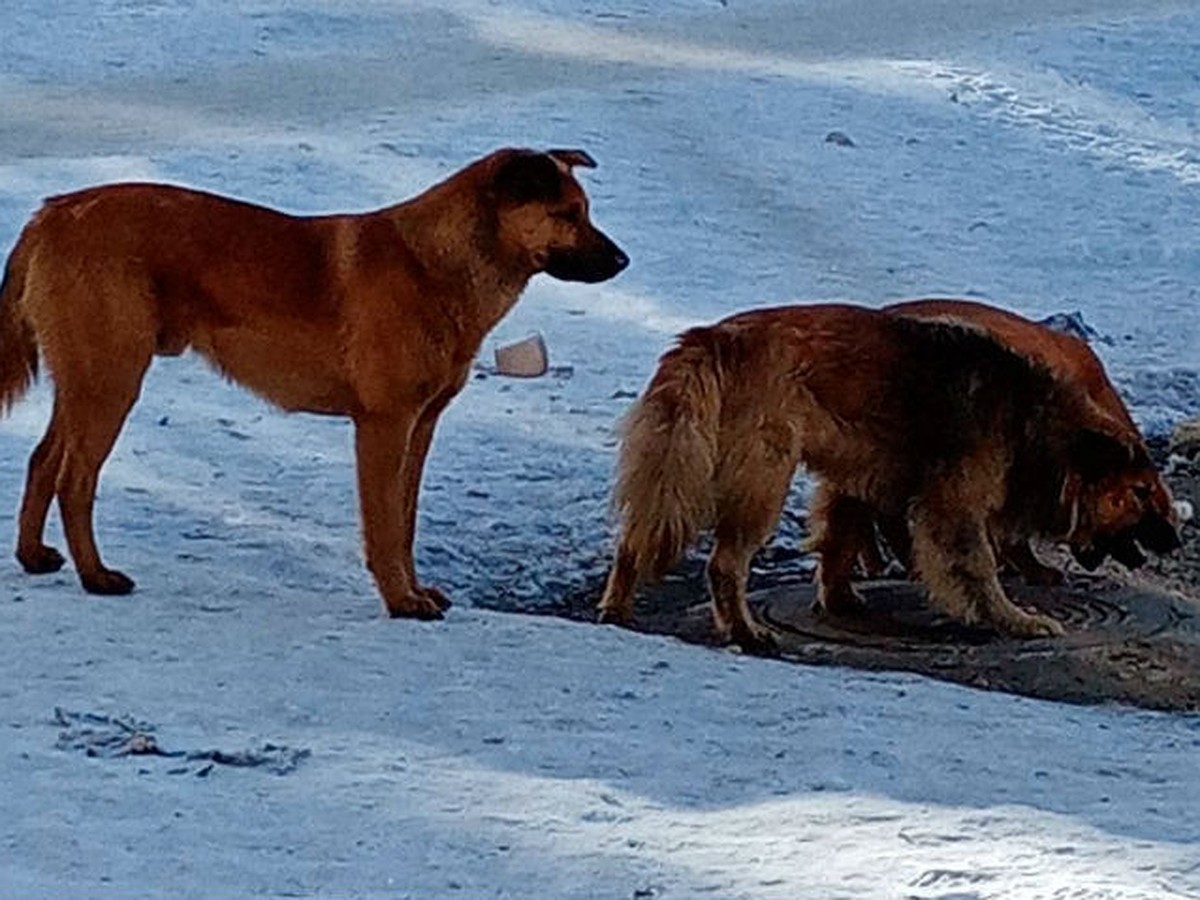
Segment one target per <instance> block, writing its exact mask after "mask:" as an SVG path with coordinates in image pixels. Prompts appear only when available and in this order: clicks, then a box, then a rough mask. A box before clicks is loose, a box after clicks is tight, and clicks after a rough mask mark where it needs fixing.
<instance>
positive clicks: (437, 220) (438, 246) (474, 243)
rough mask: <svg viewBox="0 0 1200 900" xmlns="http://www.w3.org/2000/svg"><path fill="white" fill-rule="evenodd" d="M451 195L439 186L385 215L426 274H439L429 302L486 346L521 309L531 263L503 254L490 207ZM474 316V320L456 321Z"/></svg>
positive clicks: (391, 209) (431, 284)
mask: <svg viewBox="0 0 1200 900" xmlns="http://www.w3.org/2000/svg"><path fill="white" fill-rule="evenodd" d="M439 188H441V189H442V190H439ZM445 193H447V192H446V191H445V188H444V186H443V185H438V186H436V187H435V188H433V189H431V190H430V191H427V192H426V193H425V194H422V195H420V196H419V197H416V198H414V199H412V200H410V201H408V202H406V203H402V204H399V205H398V206H394V207H390V208H389V209H387V210H384V211H382V215H384V216H386V217H387V218H388V219H389V220H390V221H391V222H392V223H393V225H394V227H395V229H396V232H397V237H398V238H399V239H400V240H402V241H403V242H404V244H405V250H406V252H407V253H409V254H410V255H411V256H412V257H413V258H414V259H415V260H416V262H417V263H418V265H419V266H420V268H421V270H422V271H424V272H427V273H437V277H436V281H434V280H432V279H431V280H430V281H429V283H428V284H427V285H425V287H427V288H428V289H429V296H427V298H426V299H427V301H428V302H429V303H436V304H440V305H442V306H444V307H445V308H446V312H447V313H449V314H450V315H452V316H454V318H456V319H459V320H461V322H470V323H471V325H472V327H473V328H475V329H477V330H479V332H480V333H479V335H478V339H479V340H482V339H483V336H484V335H486V334H487V333H488V332H489V331H491V329H492V328H493V327H494V326H495V325H496V323H498V322H499V321H500V320H501V319H502V318H503V317H504V316H505V314H506V313H507V312H508V311H509V310H510V309H512V307H513V306H514V305H515V304H516V302H517V300H518V299H519V298H520V296H521V292H522V291H523V290H524V289H525V286H526V285H527V284H528V283H529V279H530V278H532V277H533V274H534V273H533V272H532V271H531V269H530V267H529V265H528V263H527V262H526V261H524V260H522V259H517V258H508V256H506V255H505V254H504V253H503V252H502V250H501V248H500V247H499V246H498V244H497V242H496V240H495V236H494V222H493V221H492V220H491V219H490V218H489V216H490V215H491V213H489V211H488V209H487V207H486V205H485V204H483V203H480V202H466V203H464V202H463V194H462V192H461V191H459V192H456V193H455V195H454V197H453V198H451V197H449V196H444V194H445ZM468 310H469V313H470V314H469V315H463V316H456V315H455V313H456V312H459V311H462V312H466V311H468Z"/></svg>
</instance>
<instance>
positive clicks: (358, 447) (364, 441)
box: [354, 415, 442, 619]
mask: <svg viewBox="0 0 1200 900" xmlns="http://www.w3.org/2000/svg"><path fill="white" fill-rule="evenodd" d="M354 425H355V433H354V449H355V455H356V457H357V463H358V500H359V507H360V509H361V511H362V524H363V543H364V545H365V549H366V556H367V568H368V569H370V570H371V574H372V575H373V576H374V577H375V583H376V585H378V587H379V592H380V594H381V595H382V596H383V603H384V606H385V607H386V609H387V612H388V615H390V616H393V617H398V616H405V617H410V618H417V619H440V618H441V617H442V604H441V603H440V602H439V601H438V599H437V596H436V595H433V594H431V593H430V592H427V591H423V590H421V589H420V588H419V587H418V585H417V579H416V575H415V573H414V570H413V557H412V548H413V531H414V529H415V526H416V506H417V501H416V492H417V488H418V487H419V485H420V477H421V467H422V466H423V464H424V461H425V454H426V452H427V451H428V449H429V440H430V438H431V436H432V432H433V426H432V423H430V425H429V427H428V433H425V432H424V431H423V430H422V429H421V428H420V427H419V426H420V425H421V418H420V416H419V415H410V416H401V415H396V416H378V415H372V416H360V417H358V418H356V419H355V422H354ZM414 469H415V475H414V474H412V472H413V470H414Z"/></svg>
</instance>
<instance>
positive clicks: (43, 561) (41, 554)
mask: <svg viewBox="0 0 1200 900" xmlns="http://www.w3.org/2000/svg"><path fill="white" fill-rule="evenodd" d="M17 561H18V562H20V563H21V568H23V569H24V570H25V571H26V572H28V573H29V574H30V575H49V574H50V573H51V572H57V571H58V570H59V569H61V568H62V567H63V563H65V562H66V560H65V559H64V558H63V555H62V554H61V553H59V552H58V551H57V550H55V549H54V548H53V547H47V546H46V545H45V544H39V545H38V546H37V547H34V548H33V549H32V550H18V551H17Z"/></svg>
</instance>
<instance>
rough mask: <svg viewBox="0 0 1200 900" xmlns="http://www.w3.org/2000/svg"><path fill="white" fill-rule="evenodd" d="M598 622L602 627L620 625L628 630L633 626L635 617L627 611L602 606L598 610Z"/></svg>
mask: <svg viewBox="0 0 1200 900" xmlns="http://www.w3.org/2000/svg"><path fill="white" fill-rule="evenodd" d="M596 621H597V622H599V623H600V624H601V625H620V626H621V627H622V628H628V627H629V626H630V625H632V624H633V615H632V614H631V613H630V611H629V610H626V609H618V608H616V607H615V606H600V607H599V608H598V609H597V610H596Z"/></svg>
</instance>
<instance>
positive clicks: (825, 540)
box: [810, 299, 1179, 584]
mask: <svg viewBox="0 0 1200 900" xmlns="http://www.w3.org/2000/svg"><path fill="white" fill-rule="evenodd" d="M883 311H884V312H887V313H890V314H892V315H902V316H906V317H909V318H918V319H925V320H931V321H942V322H952V323H957V324H962V325H967V326H970V327H976V328H982V329H984V330H985V331H987V332H988V333H990V334H991V335H992V336H993V337H995V338H996V339H997V340H999V341H1000V342H1001V343H1002V344H1004V345H1005V346H1007V347H1009V348H1010V349H1012V350H1014V351H1016V352H1017V353H1020V354H1022V355H1023V356H1026V357H1028V358H1030V359H1032V360H1035V361H1036V362H1038V363H1040V364H1042V365H1044V366H1046V367H1047V368H1048V369H1049V370H1050V371H1051V372H1052V373H1053V374H1054V375H1055V376H1056V377H1057V378H1059V379H1062V380H1065V381H1071V382H1074V383H1075V384H1077V385H1078V386H1079V387H1080V388H1081V389H1082V390H1083V391H1084V393H1086V394H1087V396H1088V397H1090V398H1091V400H1092V402H1093V403H1095V404H1096V405H1097V406H1098V407H1099V408H1100V409H1102V410H1104V411H1105V412H1107V413H1108V414H1109V415H1110V416H1111V417H1112V419H1113V420H1114V421H1115V422H1116V423H1117V424H1118V425H1119V426H1120V434H1121V437H1122V439H1123V440H1125V441H1126V442H1127V443H1128V444H1129V445H1130V446H1131V447H1134V448H1136V453H1135V455H1134V460H1133V461H1132V462H1131V464H1130V465H1129V466H1128V467H1126V468H1124V469H1121V470H1119V471H1116V472H1113V473H1111V475H1110V476H1109V479H1108V480H1107V490H1106V491H1105V492H1102V493H1101V494H1099V495H1097V497H1096V502H1097V503H1098V504H1100V505H1101V506H1102V508H1101V509H1098V510H1095V511H1094V513H1095V514H1096V515H1099V516H1102V517H1104V518H1106V519H1109V520H1111V519H1114V518H1121V517H1122V514H1123V508H1125V507H1128V508H1135V507H1136V508H1141V507H1142V506H1143V502H1144V507H1145V513H1144V515H1143V517H1142V518H1141V519H1140V520H1139V521H1138V522H1136V523H1134V524H1133V525H1132V526H1131V527H1129V528H1128V529H1127V530H1125V531H1123V532H1122V533H1120V534H1118V535H1116V536H1114V537H1113V538H1112V539H1111V540H1105V541H1103V542H1102V543H1100V544H1097V545H1093V546H1092V547H1088V548H1082V549H1081V550H1080V552H1078V553H1077V554H1076V557H1077V559H1078V561H1079V562H1080V563H1082V564H1083V565H1085V566H1086V567H1087V568H1095V567H1096V566H1097V565H1098V564H1099V563H1100V562H1101V561H1102V560H1103V558H1104V557H1105V556H1106V555H1109V554H1111V555H1112V556H1113V557H1114V558H1115V559H1116V560H1117V561H1118V562H1121V563H1122V564H1124V565H1126V566H1128V567H1129V568H1137V567H1138V566H1140V565H1142V564H1144V563H1145V561H1146V557H1145V555H1144V554H1143V553H1142V548H1143V547H1144V548H1145V549H1147V550H1151V551H1153V552H1156V553H1166V552H1170V551H1172V550H1175V549H1178V547H1179V535H1178V531H1177V529H1178V526H1179V520H1178V515H1177V513H1176V511H1175V505H1174V503H1173V501H1172V499H1171V492H1170V489H1169V488H1168V487H1167V485H1166V483H1165V482H1164V481H1163V479H1162V476H1161V475H1160V474H1159V473H1158V471H1157V470H1156V469H1155V468H1154V466H1153V465H1152V463H1151V461H1150V455H1149V451H1148V450H1147V448H1146V445H1145V441H1144V440H1143V438H1142V435H1141V432H1140V431H1138V427H1137V425H1136V424H1135V423H1134V421H1133V417H1132V416H1130V414H1129V410H1128V408H1127V407H1126V406H1125V403H1124V401H1122V399H1121V396H1120V394H1118V393H1117V390H1116V388H1115V387H1114V386H1113V384H1112V382H1111V381H1110V380H1109V378H1108V376H1107V374H1105V371H1104V366H1103V364H1102V363H1101V362H1100V360H1099V359H1098V358H1097V356H1096V354H1095V353H1094V352H1092V349H1091V347H1089V346H1088V344H1087V342H1086V341H1083V340H1081V339H1079V338H1078V337H1075V336H1074V335H1070V334H1064V333H1063V332H1061V331H1057V330H1055V329H1052V328H1048V327H1046V326H1045V325H1042V324H1039V323H1037V322H1032V321H1030V320H1029V319H1025V318H1023V317H1021V316H1019V315H1017V314H1016V313H1012V312H1009V311H1007V310H1003V309H998V308H997V307H994V306H989V305H987V304H985V303H979V302H976V301H972V300H951V299H936V300H932V299H931V300H910V301H906V302H904V303H896V304H892V305H891V306H885V307H884V308H883ZM1067 499H1068V500H1069V499H1070V497H1068V498H1067ZM837 505H841V507H842V508H841V509H840V511H839V512H838V513H837V516H838V518H839V520H840V522H841V523H842V526H843V527H844V528H847V529H850V530H855V531H857V532H858V533H859V537H858V538H857V539H858V540H859V541H860V543H861V544H862V551H861V555H862V557H863V558H864V559H866V560H867V561H868V562H867V568H868V569H870V570H877V569H878V568H880V558H879V555H878V548H877V546H876V543H875V533H874V531H875V529H874V524H877V525H878V526H879V530H880V532H881V533H882V534H883V536H884V538H885V540H886V541H887V543H888V544H889V546H890V547H891V549H892V550H893V552H894V553H896V555H897V556H898V557H899V558H900V559H901V561H902V562H905V563H907V562H908V545H907V534H906V531H905V529H904V527H903V523H902V522H889V521H886V520H880V521H879V522H878V523H874V524H873V523H872V522H871V521H869V516H868V515H867V512H866V510H864V509H863V508H862V506H861V505H859V506H858V507H857V509H858V511H859V512H861V513H863V516H862V517H860V518H858V519H856V518H855V515H854V510H855V508H856V507H855V505H854V504H853V503H852V502H850V501H843V500H841V499H839V498H838V497H836V496H835V495H833V494H832V489H831V488H830V487H829V485H828V484H824V485H821V486H820V487H819V488H818V489H817V492H816V494H815V495H814V498H813V503H812V516H811V517H810V524H811V525H812V526H813V532H814V540H813V541H812V542H810V548H811V549H814V550H818V551H823V552H822V557H823V558H824V557H826V556H828V557H830V558H831V560H832V559H833V558H834V557H838V558H840V556H841V554H843V553H844V552H849V547H845V548H843V543H842V542H843V541H846V540H854V538H853V537H851V535H849V534H830V533H829V528H828V515H827V511H828V510H830V509H832V508H834V507H835V506H837ZM993 539H994V541H995V542H996V544H997V550H998V555H999V556H1000V557H1001V558H1002V559H1003V560H1004V561H1005V562H1007V563H1009V564H1010V565H1012V566H1013V567H1014V568H1016V569H1017V570H1018V571H1019V572H1020V573H1021V575H1022V576H1023V577H1024V578H1025V580H1026V581H1028V582H1029V583H1031V584H1059V583H1061V582H1062V578H1063V574H1062V572H1061V571H1060V570H1059V569H1057V568H1053V567H1051V566H1047V565H1045V564H1044V563H1042V562H1041V561H1040V560H1039V559H1038V558H1037V556H1036V555H1035V554H1034V552H1033V549H1032V548H1031V547H1030V541H1029V537H1028V536H1027V535H1022V534H1009V535H1001V534H993ZM1139 545H1140V546H1139Z"/></svg>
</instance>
